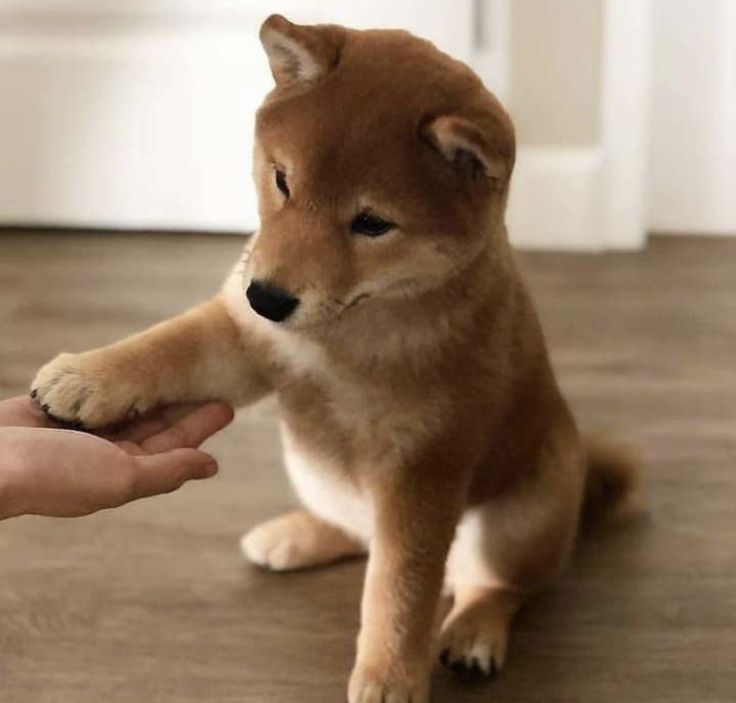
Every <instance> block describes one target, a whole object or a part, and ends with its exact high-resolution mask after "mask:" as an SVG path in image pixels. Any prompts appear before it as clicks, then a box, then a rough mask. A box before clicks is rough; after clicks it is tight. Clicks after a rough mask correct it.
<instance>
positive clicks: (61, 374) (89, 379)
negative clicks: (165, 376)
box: [31, 351, 152, 429]
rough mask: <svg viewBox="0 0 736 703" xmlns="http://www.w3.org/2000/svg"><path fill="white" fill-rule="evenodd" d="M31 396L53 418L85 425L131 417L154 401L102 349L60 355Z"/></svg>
mask: <svg viewBox="0 0 736 703" xmlns="http://www.w3.org/2000/svg"><path fill="white" fill-rule="evenodd" d="M31 396H32V397H33V398H35V400H36V401H37V402H38V404H39V405H40V406H41V408H42V409H43V410H44V412H45V413H46V414H47V415H49V417H51V418H52V419H54V420H58V421H60V422H63V423H66V424H70V425H77V426H80V427H85V428H89V429H92V428H97V427H105V426H106V425H111V424H114V423H116V422H120V421H123V420H129V419H131V418H133V417H136V416H137V415H139V414H140V413H142V412H145V411H146V410H148V409H149V408H150V407H151V405H152V403H151V402H150V399H148V398H146V397H145V394H144V393H142V392H141V389H140V386H139V384H136V383H135V382H133V381H132V380H131V379H129V378H126V377H125V375H124V374H122V373H120V371H119V370H117V369H116V367H115V364H114V363H110V360H109V359H107V358H106V355H105V354H104V353H103V352H97V351H95V352H87V353H85V354H59V356H57V357H56V358H55V359H53V360H52V361H50V362H49V363H48V364H46V365H45V366H44V367H43V368H41V370H40V371H39V372H38V374H37V375H36V378H35V379H34V381H33V383H32V384H31Z"/></svg>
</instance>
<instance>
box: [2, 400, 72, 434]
mask: <svg viewBox="0 0 736 703" xmlns="http://www.w3.org/2000/svg"><path fill="white" fill-rule="evenodd" d="M0 426H5V427H53V428H59V427H61V425H59V424H58V423H56V422H54V421H53V420H51V419H50V418H49V417H48V416H47V415H46V413H44V412H43V411H42V410H41V408H39V407H38V404H37V403H35V402H33V400H32V399H31V398H30V397H28V396H24V395H19V396H16V397H15V398H8V399H7V400H3V401H0Z"/></svg>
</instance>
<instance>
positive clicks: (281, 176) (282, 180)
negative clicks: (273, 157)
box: [276, 168, 290, 198]
mask: <svg viewBox="0 0 736 703" xmlns="http://www.w3.org/2000/svg"><path fill="white" fill-rule="evenodd" d="M276 187H277V188H278V189H279V190H280V191H281V192H282V193H283V194H284V195H285V196H286V197H287V198H288V197H289V195H290V193H289V185H288V183H287V182H286V172H285V171H284V170H283V169H281V168H277V169H276Z"/></svg>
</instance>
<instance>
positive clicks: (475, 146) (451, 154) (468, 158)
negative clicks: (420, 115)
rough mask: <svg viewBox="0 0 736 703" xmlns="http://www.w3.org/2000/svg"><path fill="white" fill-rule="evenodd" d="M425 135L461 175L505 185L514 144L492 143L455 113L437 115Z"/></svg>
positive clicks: (510, 166)
mask: <svg viewBox="0 0 736 703" xmlns="http://www.w3.org/2000/svg"><path fill="white" fill-rule="evenodd" d="M422 131H423V134H424V136H425V138H426V139H427V140H428V141H429V142H430V144H432V145H433V146H434V147H435V148H436V149H437V150H438V151H439V152H440V154H442V156H444V157H445V159H446V160H447V161H449V162H450V164H452V166H453V167H455V168H456V169H457V170H458V171H459V172H460V173H461V174H463V175H464V176H467V177H469V178H471V179H473V180H478V181H485V180H488V181H491V182H492V184H493V185H494V186H502V185H503V184H504V183H505V182H506V181H507V180H508V178H509V177H510V176H511V169H512V168H513V146H510V145H506V144H505V143H503V140H502V141H501V142H500V143H493V142H492V141H491V140H489V139H488V138H486V136H485V135H484V134H483V131H482V130H481V129H480V128H479V127H477V126H476V125H475V124H474V123H473V122H471V121H470V120H468V119H466V118H464V117H459V116H456V115H442V116H440V117H435V118H433V119H432V120H430V121H429V122H428V123H426V124H425V125H424V128H423V130H422Z"/></svg>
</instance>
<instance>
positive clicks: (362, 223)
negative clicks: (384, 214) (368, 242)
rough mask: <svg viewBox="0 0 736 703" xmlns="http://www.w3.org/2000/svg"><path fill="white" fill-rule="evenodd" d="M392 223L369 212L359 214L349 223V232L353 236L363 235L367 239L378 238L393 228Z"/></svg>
mask: <svg viewBox="0 0 736 703" xmlns="http://www.w3.org/2000/svg"><path fill="white" fill-rule="evenodd" d="M394 226H395V225H394V224H393V222H387V221H386V220H382V219H381V218H380V217H378V216H377V215H373V214H372V213H370V212H361V213H359V214H358V215H356V216H355V218H354V219H353V221H352V222H351V223H350V231H351V232H352V233H353V234H365V235H366V236H368V237H380V236H381V235H382V234H386V232H388V231H389V230H390V229H393V228H394Z"/></svg>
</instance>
